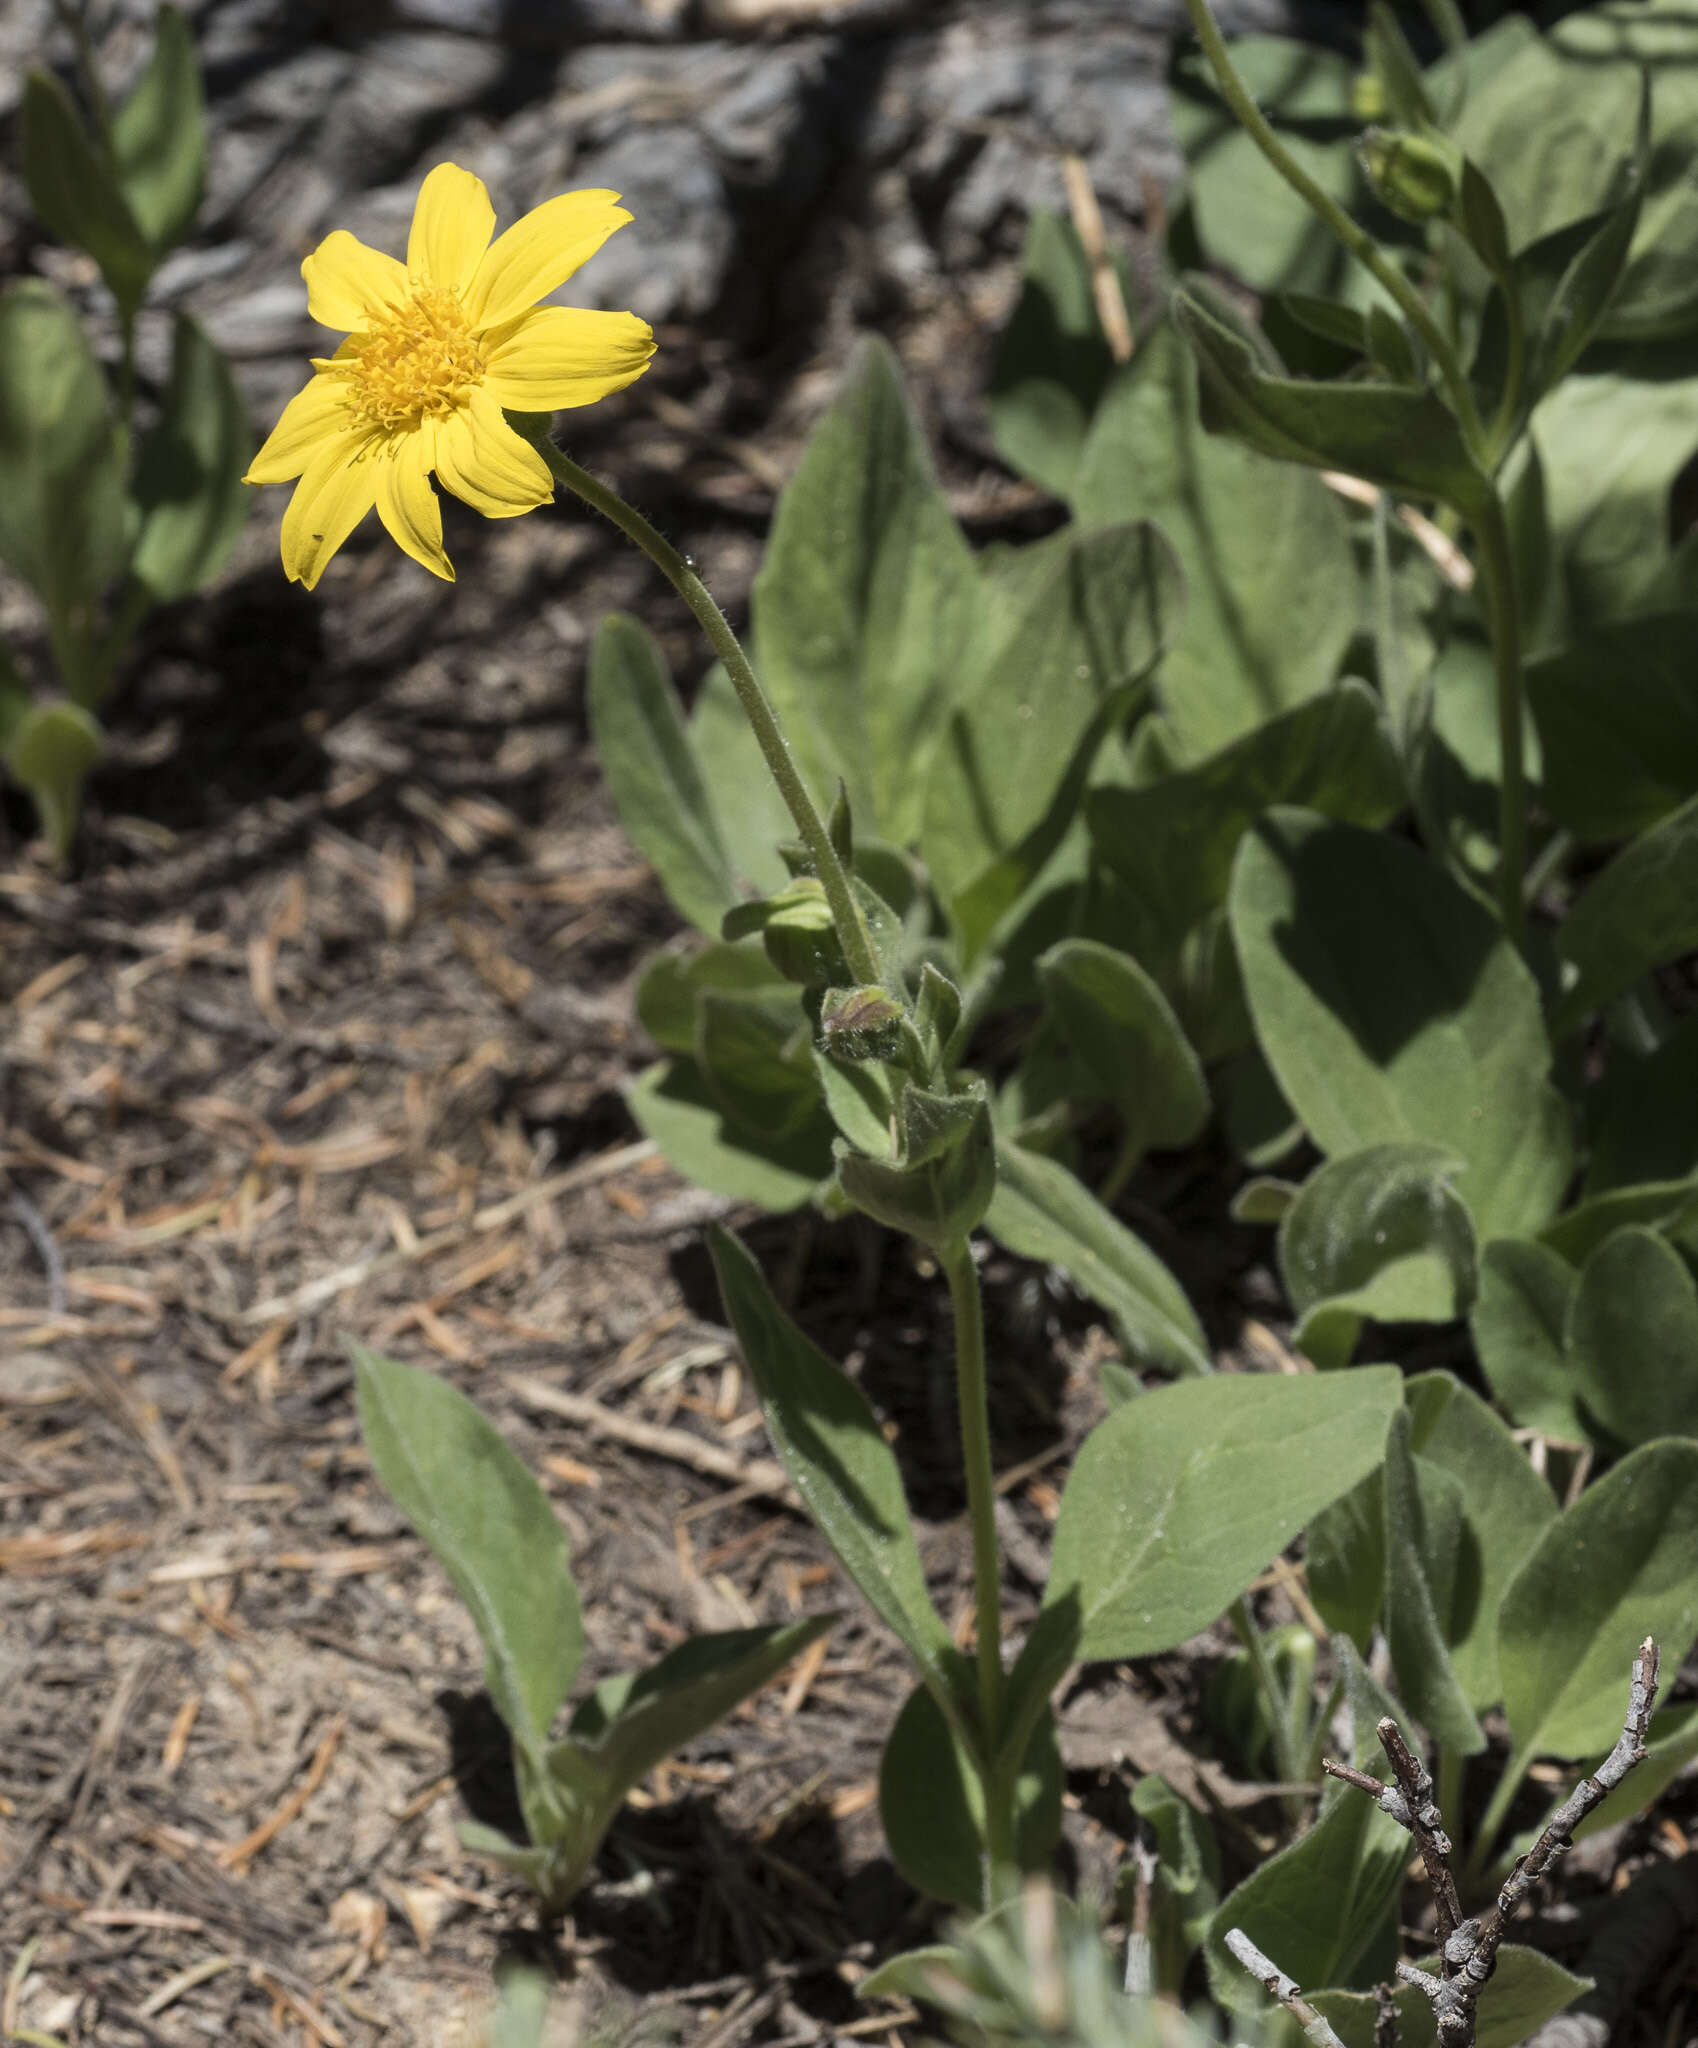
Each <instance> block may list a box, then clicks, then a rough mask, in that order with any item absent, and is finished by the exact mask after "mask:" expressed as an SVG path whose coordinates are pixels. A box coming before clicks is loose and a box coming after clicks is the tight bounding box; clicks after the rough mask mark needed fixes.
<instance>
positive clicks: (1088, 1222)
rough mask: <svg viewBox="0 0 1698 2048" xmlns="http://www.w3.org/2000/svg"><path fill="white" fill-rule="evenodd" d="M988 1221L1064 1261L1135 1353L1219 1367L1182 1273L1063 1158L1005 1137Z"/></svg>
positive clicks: (1049, 1258) (1034, 1253)
mask: <svg viewBox="0 0 1698 2048" xmlns="http://www.w3.org/2000/svg"><path fill="white" fill-rule="evenodd" d="M985 1228H986V1229H987V1230H988V1231H989V1232H990V1234H991V1236H992V1237H994V1238H995V1239H996V1241H997V1242H998V1244H1000V1245H1002V1246H1004V1247H1005V1248H1006V1249H1007V1250H1009V1251H1011V1252H1013V1253H1014V1254H1015V1255H1016V1257H1018V1258H1023V1259H1040V1260H1042V1261H1043V1262H1044V1263H1045V1264H1046V1265H1054V1266H1059V1267H1061V1269H1062V1271H1063V1272H1065V1273H1066V1274H1067V1275H1068V1277H1069V1278H1070V1279H1071V1280H1072V1281H1073V1283H1074V1285H1075V1286H1077V1287H1078V1288H1080V1289H1081V1291H1082V1292H1084V1293H1085V1294H1087V1295H1089V1296H1090V1298H1091V1299H1092V1300H1093V1301H1096V1302H1099V1303H1101V1305H1102V1306H1103V1307H1104V1308H1105V1309H1107V1310H1108V1312H1109V1313H1110V1315H1112V1316H1113V1317H1114V1320H1115V1325H1116V1328H1117V1330H1118V1332H1119V1335H1120V1341H1121V1343H1122V1345H1123V1346H1124V1348H1125V1350H1126V1352H1127V1355H1128V1356H1129V1357H1130V1358H1132V1359H1134V1360H1136V1361H1137V1363H1139V1364H1140V1365H1145V1366H1149V1367H1152V1368H1154V1370H1156V1371H1158V1372H1167V1373H1206V1372H1208V1371H1209V1370H1210V1369H1211V1361H1210V1357H1209V1349H1208V1343H1207V1340H1206V1339H1205V1338H1204V1336H1203V1331H1202V1326H1201V1324H1199V1323H1198V1321H1197V1318H1196V1316H1195V1314H1194V1313H1193V1311H1192V1308H1191V1304H1190V1303H1189V1302H1188V1301H1187V1300H1186V1298H1185V1294H1184V1290H1183V1289H1182V1288H1181V1287H1180V1285H1179V1283H1178V1281H1176V1280H1175V1279H1174V1277H1173V1275H1172V1274H1171V1273H1170V1272H1169V1271H1168V1269H1167V1268H1166V1266H1164V1265H1163V1264H1162V1262H1161V1260H1160V1259H1158V1258H1157V1257H1156V1255H1155V1253H1154V1252H1152V1251H1151V1250H1150V1248H1149V1247H1148V1246H1147V1245H1146V1244H1145V1243H1144V1242H1143V1240H1142V1239H1141V1238H1137V1237H1134V1236H1133V1234H1132V1233H1131V1231H1129V1230H1128V1229H1127V1228H1126V1226H1125V1225H1124V1224H1123V1223H1120V1222H1119V1221H1117V1220H1116V1218H1115V1217H1113V1216H1111V1215H1110V1214H1109V1212H1108V1210H1107V1209H1105V1208H1104V1207H1103V1205H1102V1204H1101V1203H1100V1202H1099V1201H1098V1200H1097V1199H1096V1197H1095V1196H1094V1195H1093V1194H1092V1193H1091V1192H1090V1190H1089V1189H1088V1188H1086V1187H1085V1186H1084V1185H1083V1184H1082V1183H1081V1182H1080V1181H1078V1180H1077V1179H1075V1178H1074V1176H1073V1175H1072V1174H1071V1173H1069V1172H1068V1171H1067V1169H1066V1167H1065V1166H1062V1165H1060V1164H1059V1163H1058V1162H1057V1161H1055V1160H1053V1159H1046V1158H1044V1157H1043V1156H1042V1154H1040V1153H1037V1152H1032V1151H1028V1150H1027V1149H1026V1148H1025V1147H1024V1146H1022V1145H1015V1144H1010V1143H1008V1142H1007V1141H1006V1140H1004V1141H1002V1142H1000V1143H999V1144H998V1145H997V1148H996V1193H995V1195H994V1196H993V1197H992V1198H991V1205H990V1208H989V1210H988V1211H987V1212H986V1215H985Z"/></svg>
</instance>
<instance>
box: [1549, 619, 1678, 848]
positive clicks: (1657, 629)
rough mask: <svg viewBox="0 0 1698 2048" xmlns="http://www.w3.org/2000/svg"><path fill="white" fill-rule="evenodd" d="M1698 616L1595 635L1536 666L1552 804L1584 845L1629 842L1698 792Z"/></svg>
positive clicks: (1614, 626)
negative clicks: (1696, 664) (1696, 659)
mask: <svg viewBox="0 0 1698 2048" xmlns="http://www.w3.org/2000/svg"><path fill="white" fill-rule="evenodd" d="M1694 644H1698V612H1692V611H1680V612H1661V613H1650V614H1642V615H1640V616H1638V617H1635V618H1629V619H1620V620H1616V621H1614V622H1613V623H1610V624H1605V625H1595V626H1592V627H1589V628H1588V629H1587V630H1586V631H1584V632H1583V633H1581V634H1580V636H1579V637H1578V638H1577V639H1575V640H1573V641H1571V642H1570V644H1569V645H1568V646H1567V647H1565V648H1563V649H1562V650H1561V651H1560V652H1559V653H1556V654H1552V655H1548V656H1547V657H1546V658H1545V659H1544V660H1542V661H1536V662H1533V663H1532V664H1530V666H1529V667H1528V670H1527V696H1528V701H1529V702H1530V704H1531V705H1532V707H1533V715H1534V717H1535V718H1536V719H1537V720H1538V724H1539V739H1540V743H1541V747H1542V750H1543V754H1544V763H1545V775H1544V796H1545V802H1546V805H1547V806H1548V807H1549V809H1550V811H1551V814H1552V816H1553V817H1555V818H1556V819H1557V820H1558V821H1559V822H1560V823H1561V824H1564V825H1566V826H1567V827H1568V829H1569V830H1570V831H1571V832H1573V833H1575V834H1576V835H1577V836H1578V837H1580V838H1582V839H1626V838H1629V837H1631V835H1632V834H1634V833H1636V832H1642V831H1644V830H1645V828H1646V827H1647V826H1650V825H1655V824H1656V823H1657V822H1658V821H1659V820H1660V819H1662V818H1665V817H1666V816H1667V815H1668V814H1669V812H1670V811H1672V810H1674V809H1676V808H1677V807H1678V806H1679V805H1680V804H1681V803H1682V802H1683V801H1684V800H1685V799H1686V798H1687V797H1688V796H1690V794H1691V793H1692V791H1693V789H1694V788H1695V787H1698V677H1695V676H1694V674H1693V665H1692V649H1693V646H1694Z"/></svg>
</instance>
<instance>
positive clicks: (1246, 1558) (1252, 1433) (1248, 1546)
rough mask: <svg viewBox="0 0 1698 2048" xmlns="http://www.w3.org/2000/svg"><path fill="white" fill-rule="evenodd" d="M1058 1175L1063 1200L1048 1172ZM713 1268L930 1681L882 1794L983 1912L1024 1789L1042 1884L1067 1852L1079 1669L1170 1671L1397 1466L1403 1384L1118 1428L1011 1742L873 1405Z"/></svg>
mask: <svg viewBox="0 0 1698 2048" xmlns="http://www.w3.org/2000/svg"><path fill="white" fill-rule="evenodd" d="M1049 1164H1050V1162H1039V1165H1040V1169H1041V1168H1043V1167H1047V1166H1048V1165H1049ZM1056 1172H1060V1169H1056ZM1037 1178H1038V1184H1039V1186H1040V1187H1041V1186H1042V1184H1043V1181H1044V1179H1045V1175H1044V1174H1043V1172H1042V1171H1041V1170H1040V1172H1039V1174H1038V1176H1037ZM999 1199H1000V1192H999ZM713 1254H714V1263H715V1266H716V1268H717V1271H718V1274H719V1280H720V1286H721V1289H722V1291H723V1293H724V1296H725V1302H726V1308H727V1312H728V1313H729V1315H730V1317H731V1320H732V1323H733V1325H734V1327H735V1328H736V1330H737V1334H738V1338H739V1340H740V1342H741V1344H742V1346H743V1351H744V1355H745V1357H746V1359H747V1360H748V1364H749V1369H750V1371H751V1372H752V1374H753V1375H754V1378H755V1382H756V1385H757V1386H758V1388H759V1390H760V1396H761V1404H762V1407H763V1409H764V1411H765V1414H766V1418H767V1427H768V1430H769V1432H770V1433H771V1436H772V1439H773V1443H774V1445H775V1447H776V1448H777V1450H778V1453H779V1455H780V1457H781V1458H782V1459H783V1461H784V1464H785V1467H786V1469H787V1470H788V1471H789V1473H790V1476H791V1478H792V1480H793V1481H794V1482H795V1485H796V1488H797V1491H798V1492H799V1493H800V1494H801V1496H802V1499H803V1502H804V1505H805V1506H806V1507H807V1509H808V1511H809V1513H810V1514H811V1515H812V1517H813V1518H814V1520H815V1522H816V1523H817V1524H818V1526H819V1528H820V1530H821V1532H822V1533H823V1534H824V1536H825V1538H826V1540H827V1542H828V1543H829V1544H830V1545H831V1547H832V1549H833V1551H834V1552H835V1553H836V1555H837V1558H838V1561H839V1563H840V1564H841V1565H842V1566H843V1568H844V1570H845V1571H846V1572H847V1573H848V1575H849V1577H850V1578H851V1579H852V1580H853V1581H854V1583H855V1585H856V1586H857V1587H858V1588H859V1589H860V1591H861V1592H862V1593H863V1595H864V1596H865V1597H866V1599H867V1600H868V1602H869V1603H870V1604H871V1606H872V1607H873V1609H874V1611H875V1612H876V1613H877V1614H878V1615H879V1617H880V1618H881V1619H882V1620H883V1621H884V1622H885V1623H886V1625H887V1626H888V1627H889V1628H891V1629H892V1630H893V1631H894V1633H895V1634H896V1635H897V1636H898V1638H899V1639H900V1640H901V1642H902V1643H903V1645H904V1647H905V1648H906V1650H907V1651H908V1654H909V1656H910V1657H911V1659H912V1660H913V1662H914V1666H915V1669H916V1671H917V1673H918V1675H919V1678H920V1682H921V1688H922V1689H921V1692H920V1693H919V1694H917V1695H916V1697H915V1699H914V1700H913V1701H912V1702H910V1704H909V1707H908V1708H907V1709H906V1710H905V1712H904V1714H903V1716H902V1719H901V1721H900V1722H899V1724H898V1729H897V1732H896V1734H895V1735H894V1736H893V1738H892V1745H893V1746H892V1750H891V1752H890V1753H889V1754H888V1755H887V1757H886V1763H885V1769H884V1772H883V1773H882V1775H881V1781H880V1783H881V1802H882V1809H883V1812H884V1816H885V1825H886V1832H887V1835H888V1837H889V1840H890V1843H891V1848H892V1853H893V1854H894V1855H895V1856H896V1857H897V1859H898V1861H899V1863H901V1865H902V1867H903V1868H904V1870H905V1871H906V1872H907V1873H908V1875H909V1876H910V1877H911V1878H912V1879H913V1881H914V1882H915V1883H917V1884H920V1885H922V1886H924V1887H926V1888H929V1889H933V1890H935V1891H938V1892H940V1893H941V1894H942V1895H943V1896H946V1897H950V1898H955V1899H957V1900H960V1901H962V1902H964V1903H972V1902H977V1901H978V1900H980V1899H981V1898H982V1895H983V1893H982V1887H983V1876H982V1860H983V1855H984V1823H983V1811H984V1807H983V1802H984V1800H985V1798H987V1797H997V1796H1007V1795H1008V1794H1009V1793H1010V1792H1012V1791H1014V1790H1016V1789H1017V1790H1018V1795H1019V1796H1018V1799H1017V1801H1016V1811H1017V1812H1018V1814H1019V1815H1020V1817H1021V1822H1020V1829H1019V1837H1018V1838H1019V1841H1020V1844H1021V1845H1022V1854H1023V1856H1024V1857H1025V1858H1026V1859H1027V1861H1028V1867H1030V1865H1031V1864H1041V1863H1042V1861H1043V1860H1044V1859H1045V1858H1046V1857H1047V1855H1048V1853H1049V1848H1050V1846H1051V1845H1052V1844H1053V1840H1054V1830H1055V1827H1056V1826H1057V1825H1058V1823H1059V1797H1060V1781H1059V1774H1058V1769H1057V1767H1056V1765H1055V1762H1054V1759H1053V1742H1054V1737H1053V1723H1052V1719H1051V1715H1050V1707H1049V1700H1050V1695H1051V1693H1052V1692H1053V1690H1054V1688H1055V1687H1056V1685H1057V1684H1058V1683H1059V1682H1060V1680H1061V1678H1062V1677H1063V1676H1064V1675H1065V1673H1066V1671H1067V1669H1068V1667H1069V1666H1070V1665H1071V1664H1072V1663H1073V1662H1074V1661H1075V1660H1077V1659H1080V1658H1101V1657H1131V1656H1143V1655H1148V1654H1151V1653H1153V1652H1154V1651H1156V1650H1160V1649H1166V1648H1170V1647H1171V1646H1172V1645H1173V1644H1175V1643H1177V1642H1182V1641H1183V1640H1184V1639H1185V1637H1187V1636H1188V1635H1191V1634H1193V1633H1195V1632H1196V1631H1197V1630H1198V1629H1200V1628H1203V1627H1205V1626H1207V1624H1208V1623H1209V1622H1211V1621H1213V1620H1214V1619H1215V1617H1216V1616H1217V1615H1218V1614H1219V1613H1220V1612H1221V1611H1222V1609H1223V1608H1225V1607H1226V1606H1227V1605H1228V1604H1229V1603H1230V1602H1231V1601H1232V1600H1233V1599H1234V1598H1236V1597H1237V1595H1238V1594H1239V1593H1241V1592H1242V1591H1243V1589H1244V1588H1245V1586H1246V1585H1248V1584H1249V1583H1250V1581H1251V1580H1252V1579H1253V1578H1254V1577H1255V1576H1256V1574H1257V1572H1259V1571H1260V1570H1262V1569H1263V1568H1264V1567H1265V1566H1266V1564H1267V1562H1268V1560H1269V1559H1270V1558H1271V1557H1273V1556H1275V1555H1277V1553H1278V1552H1279V1551H1280V1550H1281V1549H1282V1548H1283V1547H1284V1546H1285V1544H1286V1543H1288V1542H1289V1541H1290V1540H1291V1538H1292V1537H1293V1536H1294V1535H1295V1534H1296V1533H1297V1531H1298V1530H1299V1529H1300V1528H1302V1526H1303V1525H1304V1523H1305V1522H1307V1521H1308V1520H1309V1519H1310V1518H1311V1517H1312V1516H1313V1515H1315V1514H1317V1513H1319V1512H1320V1510H1321V1509H1322V1508H1324V1507H1325V1506H1327V1505H1328V1503H1330V1502H1331V1501H1333V1500H1334V1499H1336V1498H1337V1497H1338V1495H1339V1494H1340V1493H1341V1492H1343V1491H1345V1490H1347V1489H1348V1488H1349V1487H1350V1486H1352V1485H1354V1484H1355V1483H1356V1481H1357V1480H1358V1479H1360V1478H1361V1477H1362V1476H1364V1475H1365V1474H1366V1473H1367V1472H1368V1471H1370V1470H1371V1469H1372V1468H1373V1467H1374V1465H1375V1464H1377V1462H1378V1459H1379V1456H1380V1447H1381V1445H1382V1444H1383V1442H1384V1438H1385V1430H1386V1425H1387V1419H1388V1417H1389V1415H1390V1413H1391V1411H1392V1409H1393V1408H1394V1407H1395V1405H1396V1402H1397V1398H1398V1378H1397V1375H1396V1374H1395V1373H1394V1372H1392V1371H1390V1370H1389V1369H1387V1370H1384V1371H1363V1372H1355V1373H1350V1374H1348V1375H1341V1376H1338V1377H1336V1378H1327V1379H1319V1378H1314V1377H1310V1378H1307V1379H1282V1378H1263V1377H1258V1378H1253V1379H1243V1378H1236V1377H1232V1378H1229V1377H1225V1376H1220V1377H1211V1378H1208V1379H1194V1380H1191V1381H1188V1382H1186V1383H1184V1384H1182V1385H1178V1386H1173V1387H1167V1388H1163V1389H1160V1390H1158V1391H1157V1392H1154V1393H1150V1394H1144V1395H1141V1396H1139V1397H1138V1398H1137V1399H1135V1400H1133V1401H1130V1402H1128V1403H1127V1404H1126V1405H1124V1406H1123V1407H1121V1408H1120V1409H1118V1410H1116V1411H1115V1413H1114V1414H1112V1415H1111V1416H1110V1417H1109V1419H1108V1421H1107V1422H1105V1423H1103V1424H1102V1425H1101V1426H1100V1427H1099V1428H1098V1429H1097V1430H1096V1431H1094V1432H1093V1433H1092V1435H1091V1436H1090V1437H1089V1438H1087V1440H1086V1442H1085V1445H1084V1447H1083V1448H1082V1450H1081V1451H1080V1454H1079V1457H1078V1460H1077V1461H1076V1463H1075V1465H1074V1468H1073V1472H1072V1474H1071V1476H1070V1478H1069V1481H1068V1485H1067V1489H1066V1492H1065V1494H1064V1496H1063V1500H1062V1506H1061V1514H1060V1519H1059V1521H1058V1522H1057V1525H1056V1535H1055V1548H1054V1555H1053V1561H1052V1566H1051V1577H1050V1582H1049V1586H1048V1588H1047V1590H1046V1592H1045V1595H1044V1604H1043V1609H1042V1611H1041V1613H1040V1615H1039V1618H1038V1620H1037V1622H1036V1624H1035V1625H1034V1627H1033V1630H1032V1632H1031V1634H1030V1636H1029V1637H1028V1639H1027V1642H1026V1645H1025V1647H1024V1649H1023V1650H1022V1651H1021V1653H1020V1656H1019V1658H1018V1659H1017V1660H1016V1662H1015V1664H1014V1666H1013V1669H1012V1670H1011V1672H1010V1673H1009V1676H1008V1682H1007V1690H1006V1699H1005V1705H1004V1714H1003V1721H1002V1725H1001V1726H1000V1727H999V1728H996V1729H987V1728H985V1727H984V1726H982V1724H981V1723H980V1721H979V1717H978V1707H977V1701H976V1698H975V1695H974V1691H973V1687H972V1682H971V1681H972V1674H971V1672H970V1670H969V1669H968V1667H967V1665H966V1662H965V1660H964V1659H963V1658H962V1657H961V1655H960V1653H959V1652H958V1651H957V1650H956V1649H955V1647H954V1645H953V1643H952V1642H951V1641H950V1638H949V1633H948V1630H947V1629H946V1628H945V1626H944V1623H943V1619H942V1617H941V1616H940V1615H939V1614H938V1612H937V1609H936V1607H935V1606H934V1605H933V1603H932V1600H931V1597H930V1594H929V1592H928V1590H927V1587H926V1582H925V1574H924V1570H923V1568H922V1565H921V1562H920V1555H919V1550H918V1547H917V1545H916V1543H915V1539H914V1533H913V1527H912V1523H911V1521H910V1518H909V1513H908V1507H907V1501H906V1498H905V1495H904V1492H903V1487H902V1481H901V1476H900V1473H899V1471H898V1468H897V1464H896V1459H895V1456H894V1454H893V1452H892V1451H891V1448H890V1446H889V1444H888V1443H887V1442H886V1440H885V1437H884V1433H883V1431H882V1430H881V1429H880V1427H879V1424H878V1420H877V1418H876V1416H875V1415H874V1413H873V1411H872V1409H871V1407H870V1406H869V1405H868V1403H867V1401H866V1398H865V1396H864V1395H862V1394H861V1392H860V1391H859V1389H858V1388H857V1387H856V1386H855V1385H854V1383H853V1382H852V1381H851V1380H850V1379H849V1378H848V1377H847V1376H846V1375H845V1374H844V1373H842V1372H841V1371H840V1370H839V1369H838V1368H837V1367H836V1366H835V1365H834V1364H833V1363H832V1362H831V1360H830V1359H829V1358H827V1357H826V1356H825V1354H824V1353H823V1352H822V1351H820V1349H819V1348H818V1347H817V1346H816V1345H814V1344H812V1343H811V1342H810V1341H809V1340H808V1339H807V1338H806V1337H804V1336H803V1335H802V1333H801V1332H800V1331H798V1330H797V1329H796V1327H795V1326H794V1324H792V1323H791V1322H790V1320H789V1319H788V1317H786V1316H785V1315H784V1314H783V1312H782V1311H781V1310H780V1309H779V1307H778V1305H777V1304H776V1303H775V1302H774V1301H773V1299H772V1296H771V1294H770V1293H769V1292H768V1290H767V1288H766V1285H765V1283H764V1281H763V1280H762V1278H761V1275H760V1272H759V1270H758V1268H757V1267H756V1266H755V1264H754V1262H753V1260H752V1259H751V1258H750V1257H749V1255H748V1253H747V1252H746V1251H745V1250H744V1249H743V1247H742V1246H741V1245H740V1244H739V1243H738V1242H737V1240H736V1239H735V1238H733V1237H731V1236H729V1235H728V1234H727V1233H726V1232H724V1231H717V1232H715V1234H714V1239H713ZM1146 1313H1147V1304H1146ZM998 1788H1001V1789H1000V1791H999V1789H998Z"/></svg>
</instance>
